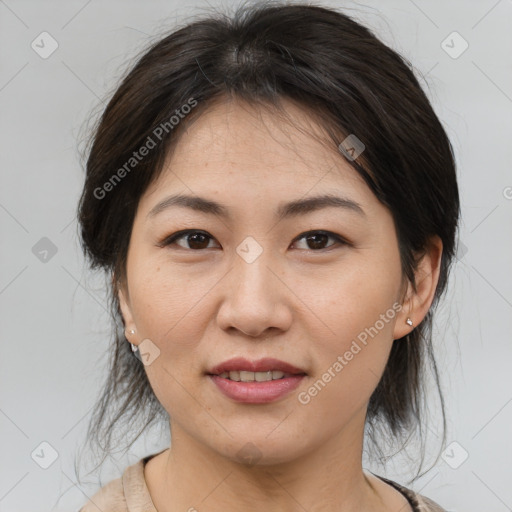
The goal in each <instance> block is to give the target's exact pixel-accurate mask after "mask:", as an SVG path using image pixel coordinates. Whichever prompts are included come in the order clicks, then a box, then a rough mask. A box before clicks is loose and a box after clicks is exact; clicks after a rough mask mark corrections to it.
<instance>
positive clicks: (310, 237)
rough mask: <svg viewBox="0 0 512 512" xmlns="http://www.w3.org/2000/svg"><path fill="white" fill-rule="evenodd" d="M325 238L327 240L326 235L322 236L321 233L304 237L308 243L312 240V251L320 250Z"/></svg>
mask: <svg viewBox="0 0 512 512" xmlns="http://www.w3.org/2000/svg"><path fill="white" fill-rule="evenodd" d="M318 237H320V239H321V241H320V244H318ZM327 238H329V237H328V236H327V235H324V234H323V233H317V234H314V235H308V236H307V237H306V239H307V241H308V243H309V242H311V241H312V240H313V247H312V248H313V249H322V245H323V244H322V242H325V241H326V239H327ZM315 239H317V241H316V242H315ZM310 246H311V245H310Z"/></svg>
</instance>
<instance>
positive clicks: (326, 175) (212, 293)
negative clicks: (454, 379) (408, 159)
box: [119, 102, 410, 463]
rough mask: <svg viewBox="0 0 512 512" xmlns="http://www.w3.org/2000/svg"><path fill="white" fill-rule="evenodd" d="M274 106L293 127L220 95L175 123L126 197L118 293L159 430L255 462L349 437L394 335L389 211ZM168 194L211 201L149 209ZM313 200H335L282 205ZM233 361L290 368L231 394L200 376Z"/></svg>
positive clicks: (394, 250)
mask: <svg viewBox="0 0 512 512" xmlns="http://www.w3.org/2000/svg"><path fill="white" fill-rule="evenodd" d="M285 105H286V106H287V111H288V113H289V114H290V115H291V116H292V118H293V120H294V125H291V124H289V123H287V122H286V121H284V120H282V119H281V118H277V117H275V116H272V115H271V114H269V113H266V112H265V111H262V110H254V109H253V108H251V107H249V106H247V105H245V104H241V103H237V102H232V103H223V104H217V105H216V106H215V107H212V108H210V109H209V110H208V111H207V113H204V114H202V116H201V117H199V118H198V120H197V121H196V122H194V123H193V124H191V125H190V126H189V128H188V130H187V131H186V132H184V133H183V135H182V137H181V138H180V140H179V143H178V145H177V146H176V149H175V151H174V153H173V154H172V156H171V157H170V158H169V161H168V162H167V164H166V168H165V169H164V172H163V173H162V175H161V176H160V177H159V179H158V180H157V181H155V182H154V183H153V184H152V185H151V186H150V188H149V189H148V190H147V191H146V193H145V194H144V195H143V197H142V198H141V200H140V203H139V206H138V210H137V213H136V217H135V220H134V225H133V230H132V234H131V240H130V245H129V251H128V258H127V267H126V276H127V279H126V285H125V286H124V287H123V289H122V290H121V292H120V294H119V298H120V304H121V308H122V313H123V318H124V321H125V327H126V329H127V330H129V329H131V328H133V329H135V330H136V334H135V335H134V336H128V338H129V340H130V341H131V342H133V343H135V344H139V343H140V342H142V340H145V341H144V342H143V344H142V345H140V347H142V348H141V352H145V350H144V344H146V345H145V346H146V349H147V350H146V352H147V353H148V354H149V355H148V356H147V359H148V362H149V364H147V365H145V369H146V372H147V375H148V378H149V381H150V383H151V386H152V388H153V390H154V392H155V394H156V396H157V398H158V399H159V401H160V402H161V403H162V405H163V406H164V408H165V409H166V410H167V411H168V413H169V415H170V418H171V429H176V430H178V429H179V430H180V431H181V432H182V433H183V435H185V436H186V437H187V438H188V439H189V440H193V441H194V442H196V443H198V444H200V445H201V446H204V447H205V448H208V449H209V450H211V451H212V453H217V454H220V455H222V456H224V457H227V458H237V457H238V456H239V454H240V453H241V452H240V450H241V449H242V447H244V446H245V445H246V443H247V442H248V441H250V442H251V443H252V445H254V446H256V447H257V448H255V450H257V452H258V457H259V458H260V459H261V460H260V463H276V462H277V461H281V462H285V461H290V460H292V459H293V458H295V457H297V456H300V455H301V454H306V453H307V452H310V451H312V450H314V449H316V448H319V447H321V446H324V445H325V443H328V442H332V441H333V440H335V439H341V438H342V437H345V438H352V439H354V438H355V437H357V436H358V435H359V434H360V433H361V430H362V427H363V424H364V417H365V414H366V407H367V403H368V400H369V399H370V396H371V394H372V392H373V391H374V389H375V387H376V386H377V383H378V381H379V378H380V376H381V375H382V372H383V370H384V367H385V364H386V361H387V359H388V356H389V352H390V349H391V346H392V343H393V340H394V339H396V338H399V337H401V336H404V335H405V334H406V332H407V329H410V328H409V327H408V326H407V325H406V324H405V321H404V320H405V318H406V316H407V314H406V313H405V312H404V310H402V311H400V307H401V304H402V301H401V297H402V293H401V292H402V272H401V268H400V258H399V252H398V242H397V237H396V232H395V227H394V222H393V219H392V216H391V214H390V212H389V211H388V210H387V208H386V207H385V206H383V205H382V204H381V203H380V202H379V201H378V200H377V199H376V197H375V196H374V195H373V193H372V192H371V191H370V189H369V188H368V187H367V185H366V184H365V183H364V181H363V180H362V179H361V178H360V177H359V176H358V174H357V173H356V172H355V171H354V170H353V169H352V168H351V167H350V166H349V164H348V163H347V162H346V161H345V160H344V157H343V156H342V155H341V154H340V153H339V152H337V151H336V149H337V148H335V149H334V150H329V149H328V148H326V146H325V145H324V144H322V143H321V142H319V141H318V140H317V139H315V137H313V136H312V134H313V135H314V134H317V135H319V134H320V133H321V132H320V128H318V127H317V126H316V125H314V124H313V123H312V121H311V116H309V117H308V116H307V114H306V113H305V112H304V111H302V110H301V109H300V108H299V107H297V106H295V105H293V104H291V103H285ZM297 126H299V127H301V128H302V131H301V130H299V129H297ZM178 194H179V195H186V196H190V197H192V198H203V199H205V200H207V201H211V202H215V203H218V205H220V206H219V207H217V209H216V211H212V210H213V208H212V207H211V206H210V208H203V209H196V208H192V207H190V206H186V205H184V204H176V203H175V204H167V206H165V205H163V206H162V205H161V203H162V201H165V200H166V199H167V198H169V197H170V196H174V195H178ZM326 195H330V196H333V197H334V196H335V197H339V198H344V199H345V200H346V201H347V202H345V203H343V202H342V201H338V202H337V204H336V202H335V201H331V202H330V203H327V204H325V203H324V204H322V202H321V201H317V202H316V203H306V204H305V205H303V206H302V207H300V205H299V204H300V203H297V204H296V205H295V207H288V208H286V205H288V204H290V203H294V202H301V201H307V200H310V199H311V198H313V197H317V196H326ZM308 204H309V206H308ZM158 205H160V206H158ZM347 205H349V206H347ZM350 205H351V206H350ZM155 208H156V209H155ZM206 210H208V211H206ZM278 212H279V213H282V214H283V215H281V216H278ZM184 230H189V231H188V233H184V234H183V233H181V235H177V236H176V237H174V238H173V236H174V235H175V234H176V233H178V232H182V231H184ZM404 306H405V305H404ZM404 327H405V329H404ZM233 357H242V358H245V359H248V360H250V361H255V360H259V359H261V358H264V357H270V358H275V359H278V360H280V361H284V362H287V363H289V364H292V365H293V366H295V367H297V368H298V369H300V370H301V371H302V372H303V373H305V375H303V376H302V377H295V378H292V379H291V380H293V381H294V382H295V383H296V385H297V382H298V385H297V387H295V388H294V389H292V390H290V391H288V392H287V393H285V394H284V395H281V396H278V397H277V398H274V399H273V400H270V401H267V402H265V403H263V402H260V403H256V402H255V400H253V401H252V402H249V403H247V402H242V401H240V400H238V399H234V398H232V397H229V396H227V395H225V394H224V393H223V392H222V391H221V390H220V388H219V387H218V386H217V385H216V384H215V383H214V379H212V377H211V376H210V375H209V373H210V370H211V369H212V368H213V367H214V366H215V365H218V364H219V363H222V362H224V361H226V360H228V359H231V358H233ZM315 383H316V386H315ZM259 384H261V383H253V384H252V386H255V385H259ZM243 385H244V384H242V386H243ZM252 445H251V446H252Z"/></svg>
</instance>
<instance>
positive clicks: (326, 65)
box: [78, 2, 460, 473]
mask: <svg viewBox="0 0 512 512" xmlns="http://www.w3.org/2000/svg"><path fill="white" fill-rule="evenodd" d="M226 97H237V98H238V99H241V100H244V101H246V102H248V103H249V104H257V105H258V106H260V107H261V108H272V109H274V110H273V111H274V112H278V111H282V108H281V103H280V99H282V98H286V99H289V100H292V101H294V102H296V103H297V104H299V105H300V106H302V108H303V109H304V110H305V111H308V112H311V113H312V114H313V113H314V114H315V119H316V120H317V122H318V123H320V124H321V126H322V127H323V128H324V129H325V131H326V133H328V134H330V138H331V141H330V143H331V144H333V145H335V146H333V147H337V146H338V145H339V144H340V143H341V142H342V141H343V139H344V137H346V136H348V135H350V134H355V135H356V136H357V137H358V139H360V140H361V141H362V142H363V143H364V145H365V150H364V152H363V154H362V155H361V156H360V157H358V158H356V159H349V158H346V160H347V162H348V163H349V164H350V165H351V166H352V167H353V168H354V169H355V170H356V171H357V172H358V173H359V175H360V176H362V177H363V178H364V180H365V182H366V183H367V185H368V186H369V187H370V189H371V190H372V191H373V193H374V194H375V196H376V197H377V198H378V200H379V201H381V202H382V203H383V204H384V205H385V206H386V207H387V208H389V210H390V212H391V214H392V216H393V219H394V222H395V226H396V230H397V235H398V241H399V251H400V258H401V265H402V271H403V276H404V278H406V279H408V280H409V281H410V282H411V283H413V285H415V281H414V270H415V269H416V265H417V263H418V261H419V258H420V257H421V255H422V254H423V253H424V250H425V247H426V245H427V243H428V241H429V238H430V237H431V236H432V235H438V236H439V237H440V238H441V240H442V243H443V254H442V261H441V268H440V277H439V282H438V286H437V289H436V294H435V297H434V301H433V304H432V306H431V308H430V310H429V312H428V313H427V315H426V317H425V318H424V320H423V321H422V322H421V323H420V325H418V326H416V327H415V328H414V329H413V330H412V331H411V332H410V333H409V334H408V335H407V336H405V337H404V338H402V339H400V340H396V341H395V342H394V343H393V347H392V350H391V354H390V357H389V360H388V363H387V366H386V369H385V371H384V374H383V376H382V379H381V380H380V382H379V384H378V386H377V388H376V390H375V392H374V393H373V395H372V397H371V399H370V403H369V407H368V411H367V432H366V433H367V437H369V438H370V439H371V440H372V441H374V447H375V448H377V450H378V453H379V458H383V459H385V458H386V457H387V456H389V455H390V454H391V453H392V450H393V447H394V446H395V447H396V446H397V445H398V447H399V448H400V449H402V448H404V447H405V446H406V445H407V442H408V440H409V439H410V438H411V436H412V434H413V433H414V432H416V433H419V436H420V439H423V428H424V423H425V417H424V413H425V400H424V398H425V392H424V391H425V389H426V386H425V384H424V382H425V381H424V379H425V378H426V376H427V375H430V376H431V377H433V379H434V382H435V385H436V389H437V391H438V398H439V406H440V407H439V411H440V417H441V418H442V423H443V424H442V444H444V441H445V430H446V428H445V427H446V419H445V411H444V402H443V394H442V391H441V387H440V383H439V375H438V369H437V366H436V362H435V359H434V354H433V346H432V320H433V318H432V312H433V309H434V308H435V306H436V305H437V303H438V301H439V299H440V297H441V295H442V294H443V293H444V291H445V288H446V284H447V279H448V273H449V268H450V265H451V263H452V260H453V257H454V252H455V250H456V247H455V245H456V230H457V225H458V219H459V215H460V212H459V194H458V188H457V181H456V170H455V162H454V156H453V150H452V147H451V144H450V141H449V139H448V137H447V135H446V133H445V130H444V129H443V127H442V125H441V123H440V121H439V119H438V118H437V116H436V114H435V113H434V111H433V108H432V106H431V104H430V102H429V100H428V99H427V96H426V95H425V93H424V91H423V90H422V88H421V86H420V85H419V82H418V80H417V78H416V77H415V74H414V72H413V69H412V66H411V64H410V63H409V62H407V61H406V60H405V59H404V58H403V57H401V56H400V55H399V54H398V53H397V52H395V51H393V50H392V49H390V48H389V47H388V46H386V45H385V44H383V43H382V42H381V41H380V40H379V39H378V38H377V37H376V36H375V35H374V34H373V33H372V32H371V31H370V30H369V29H367V28H365V27H364V26H362V25H361V24H360V23H358V22H356V21H355V20H354V19H352V18H351V17H349V16H347V15H345V14H343V13H341V12H338V11H335V10H333V9H331V8H324V7H321V6H313V5H309V4H308V5H305V4H294V5H289V4H279V3H276V2H271V3H267V2H258V3H257V4H255V5H253V6H250V5H249V6H247V5H244V6H242V7H239V8H238V9H237V10H236V12H235V13H233V14H232V15H231V16H228V15H227V14H223V13H217V12H216V13H215V14H210V15H208V16H204V17H202V18H199V19H195V20H194V21H193V22H190V23H188V24H186V25H184V26H182V27H181V28H179V29H175V30H173V31H172V32H171V33H169V34H168V35H166V36H165V37H163V38H159V40H158V41H157V42H156V43H154V44H152V45H151V46H150V48H149V49H146V50H144V52H143V54H142V56H140V57H139V58H138V60H137V62H136V64H135V65H134V66H133V68H132V69H131V70H130V71H129V72H128V73H127V74H126V76H125V77H124V78H123V79H122V81H121V84H120V85H119V87H118V88H117V90H116V91H115V93H114V94H113V97H112V98H111V99H110V101H109V102H108V104H107V106H106V108H105V109H104V111H103V114H102V116H101V118H100V119H99V122H98V124H97V126H96V127H95V128H94V132H93V134H92V136H91V138H90V141H89V144H88V146H89V147H88V148H87V154H88V157H87V164H86V177H85V184H84V188H83V192H82V196H81V199H80V203H79V208H78V218H79V226H80V237H81V243H82V247H83V250H84V254H85V255H86V257H88V258H89V260H90V263H91V268H92V269H103V270H105V271H106V275H107V276H108V277H109V278H110V277H112V276H115V279H114V280H113V281H112V282H109V293H110V306H111V313H112V316H113V321H114V326H115V332H114V336H113V343H112V346H111V357H110V369H109V374H108V378H107V379H106V382H105V386H104V389H103V392H102V395H101V397H100V398H99V400H98V402H97V403H96V406H95V409H94V413H93V415H92V417H91V421H90V424H89V429H88V433H87V436H88V439H89V440H95V441H96V444H97V445H98V446H99V447H100V448H101V450H102V451H103V453H104V455H105V456H106V455H107V454H111V453H112V449H113V446H114V443H113V442H112V434H113V432H114V430H115V429H114V427H116V426H118V425H119V424H121V423H123V424H124V426H125V427H126V433H125V434H124V435H123V440H125V441H124V443H125V447H126V448H128V447H130V446H131V445H132V444H133V442H134V441H135V440H136V439H137V438H138V437H139V436H140V434H141V433H142V432H143V431H144V430H145V429H146V427H147V426H148V425H150V424H151V423H153V422H154V421H155V420H157V419H160V420H162V421H164V422H165V423H167V422H168V420H169V417H168V414H167V412H166V411H165V410H164V409H163V407H162V406H161V404H160V403H159V402H158V400H157V399H156V397H155V395H154V393H153V391H152V389H151V386H150V383H149V381H148V379H147V377H146V373H145V370H144V366H143V365H142V364H141V363H140V361H139V360H138V359H137V358H136V357H134V355H133V353H132V351H131V349H130V345H129V343H127V340H126V339H125V337H124V329H123V323H122V317H121V315H120V311H119V304H118V298H117V283H118V281H122V280H123V279H124V278H125V277H126V276H125V264H126V256H127V250H128V245H129V240H130V235H131V229H132V224H133V220H134V216H135V212H136V209H137V205H138V202H139V199H140V198H141V196H142V194H143V193H144V191H145V190H146V189H147V187H148V185H149V184H150V183H151V182H153V180H155V179H156V178H157V177H158V175H159V173H160V172H161V171H162V169H163V168H164V165H163V164H164V160H165V159H166V157H168V155H169V154H170V152H171V151H172V148H173V147H174V146H175V144H176V143H177V141H178V137H179V134H180V133H181V132H182V131H183V130H184V129H185V127H186V126H187V124H188V123H190V122H192V121H193V120H194V119H197V118H198V117H199V116H201V113H202V112H204V111H205V110H207V109H208V108H209V107H210V106H211V105H212V104H213V102H214V101H217V100H221V99H222V98H226ZM193 102H195V104H194V107H193V108H190V109H188V110H187V109H184V108H183V106H184V105H187V104H188V105H191V104H192V103H193ZM185 110H186V111H187V113H185ZM173 116H174V117H175V119H177V118H178V117H179V122H178V123H175V122H173V121H171V118H172V117H173ZM166 123H167V124H166ZM174 125H175V126H174ZM162 126H167V130H166V129H162V128H161V129H160V131H158V132H156V133H158V134H159V136H158V137H157V136H156V135H155V130H156V129H157V128H158V127H162ZM149 138H151V139H152V140H153V142H155V143H156V144H155V146H154V147H153V148H152V149H151V150H150V151H149V152H148V154H147V155H146V156H145V157H144V158H141V159H140V160H137V161H136V162H135V161H132V162H131V163H132V164H134V165H131V166H129V167H127V162H129V161H130V158H133V152H134V151H136V150H138V149H139V148H141V147H142V146H144V145H147V144H148V140H149ZM156 139H158V140H156ZM340 158H345V157H344V156H343V155H342V152H340ZM120 169H125V172H122V171H120ZM114 175H116V176H117V177H116V176H114ZM136 419H138V420H141V422H140V423H139V426H140V427H141V428H140V429H139V430H138V431H136V429H135V428H134V427H135V425H137V422H136V421H135V420H136ZM378 439H381V440H384V443H387V445H388V446H387V448H386V449H385V450H384V449H383V448H382V446H381V448H380V451H379V448H378V447H379V443H378V442H377V441H378ZM390 441H393V442H390ZM422 447H423V444H422ZM103 460H104V459H103ZM423 460H424V450H423V452H422V457H421V463H420V465H419V468H420V469H421V466H422V464H423ZM418 473H419V470H418Z"/></svg>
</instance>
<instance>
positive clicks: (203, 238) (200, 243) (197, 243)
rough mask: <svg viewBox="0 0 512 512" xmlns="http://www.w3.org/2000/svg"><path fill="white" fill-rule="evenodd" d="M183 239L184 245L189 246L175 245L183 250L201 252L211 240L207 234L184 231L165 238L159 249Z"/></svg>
mask: <svg viewBox="0 0 512 512" xmlns="http://www.w3.org/2000/svg"><path fill="white" fill-rule="evenodd" d="M181 239H185V243H188V244H189V246H188V247H187V246H183V245H180V244H176V245H178V246H179V247H182V248H183V249H192V250H201V249H208V243H209V241H210V240H213V237H211V236H210V235H209V234H208V233H206V232H204V231H198V230H193V229H187V230H184V231H178V232H177V233H174V234H173V235H171V236H169V237H167V238H165V239H164V240H163V241H162V242H161V243H160V244H159V246H160V247H165V246H168V245H172V244H174V243H175V242H176V241H177V240H181Z"/></svg>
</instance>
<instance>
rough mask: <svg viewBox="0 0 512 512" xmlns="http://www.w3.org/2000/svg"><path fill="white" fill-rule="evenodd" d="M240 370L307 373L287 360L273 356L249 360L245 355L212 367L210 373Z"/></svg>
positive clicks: (218, 373)
mask: <svg viewBox="0 0 512 512" xmlns="http://www.w3.org/2000/svg"><path fill="white" fill-rule="evenodd" d="M240 370H241V371H247V372H268V371H270V370H279V371H282V372H284V373H291V374H295V375H296V374H304V375H306V372H305V371H304V370H301V369H300V368H297V367H296V366H293V365H292V364H290V363H286V362H285V361H280V360H279V359H274V358H272V357H264V358H263V359H258V360H257V361H249V360H248V359H245V358H243V357H234V358H232V359H228V360H227V361H224V362H223V363H220V364H218V365H216V366H214V367H212V368H211V369H210V370H209V372H208V373H209V374H210V375H220V374H221V373H223V372H230V371H240Z"/></svg>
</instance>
